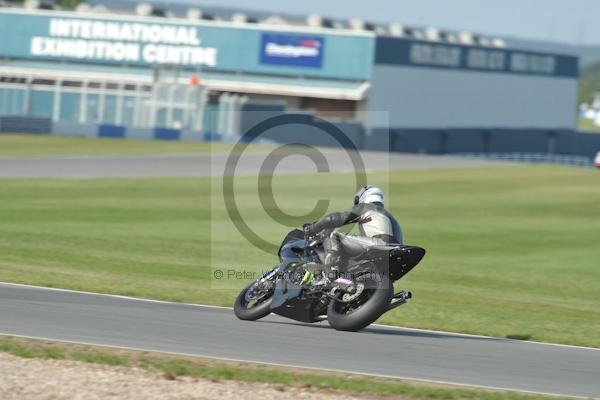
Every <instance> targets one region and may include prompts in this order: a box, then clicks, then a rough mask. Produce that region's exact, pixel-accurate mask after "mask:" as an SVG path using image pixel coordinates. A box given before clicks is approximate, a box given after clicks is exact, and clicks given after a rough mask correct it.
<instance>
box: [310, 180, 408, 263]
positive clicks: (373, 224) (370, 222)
mask: <svg viewBox="0 0 600 400" xmlns="http://www.w3.org/2000/svg"><path fill="white" fill-rule="evenodd" d="M351 223H358V228H359V232H360V235H352V234H350V233H344V232H341V231H338V230H337V229H335V228H339V227H340V226H343V225H347V224H351ZM324 229H333V231H332V232H331V234H330V235H329V237H327V238H326V239H325V241H324V242H323V247H324V248H325V267H326V269H328V270H330V271H332V272H344V271H340V270H339V269H340V266H341V257H340V256H341V254H343V252H344V250H345V249H346V250H349V249H352V250H354V251H353V252H355V253H356V252H357V250H358V251H360V250H366V249H367V248H368V247H370V246H373V245H385V244H388V243H395V244H402V230H401V229H400V225H399V224H398V222H397V221H396V219H395V218H394V217H393V216H392V214H390V213H389V212H388V211H387V210H386V209H385V197H384V194H383V190H381V189H380V188H378V187H377V186H370V185H368V186H363V187H361V188H360V189H359V190H358V192H356V195H355V196H354V206H353V207H352V208H351V209H349V210H346V211H344V212H334V213H331V214H328V215H326V216H324V217H323V218H321V219H319V220H318V221H316V222H314V223H312V224H306V225H305V226H304V231H305V233H306V234H308V235H309V236H313V235H316V234H317V233H319V232H321V231H323V230H324Z"/></svg>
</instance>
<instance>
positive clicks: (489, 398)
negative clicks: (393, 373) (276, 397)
mask: <svg viewBox="0 0 600 400" xmlns="http://www.w3.org/2000/svg"><path fill="white" fill-rule="evenodd" d="M0 351H3V352H6V353H10V354H13V355H15V356H18V357H24V358H41V359H53V360H75V361H83V362H88V363H96V364H105V365H111V366H123V367H137V368H143V369H145V370H148V371H151V372H156V373H160V374H162V375H163V376H164V378H166V379H177V377H179V376H189V377H195V378H205V379H211V380H235V381H244V382H261V383H269V384H277V385H281V386H282V388H283V389H285V387H303V388H313V389H317V390H335V391H339V392H344V393H349V394H352V393H355V394H356V393H360V394H374V395H383V396H386V397H387V396H393V397H396V396H402V397H403V398H411V399H482V400H535V399H548V398H550V397H547V396H537V395H529V394H522V393H517V392H509V391H491V390H476V389H468V388H456V387H452V386H443V385H436V384H427V383H420V382H407V381H401V380H397V379H384V378H377V377H365V376H361V375H353V374H343V375H342V374H340V373H334V372H325V371H319V372H318V373H316V372H313V371H311V370H304V369H294V368H287V367H274V366H269V365H263V364H252V363H239V362H227V361H220V360H212V359H207V358H195V357H194V358H192V357H183V356H174V355H165V354H160V353H148V352H138V351H129V350H121V349H111V348H104V347H92V346H87V345H78V344H64V343H53V342H47V341H40V340H33V339H23V338H11V337H0ZM551 398H553V399H558V397H551Z"/></svg>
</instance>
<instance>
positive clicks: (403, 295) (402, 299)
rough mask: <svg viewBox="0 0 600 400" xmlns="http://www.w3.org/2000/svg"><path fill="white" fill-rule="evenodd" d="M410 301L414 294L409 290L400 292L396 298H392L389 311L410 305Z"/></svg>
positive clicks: (395, 295)
mask: <svg viewBox="0 0 600 400" xmlns="http://www.w3.org/2000/svg"><path fill="white" fill-rule="evenodd" d="M410 299H412V293H411V292H409V291H408V290H401V291H400V292H398V293H396V294H394V296H393V297H392V301H391V302H390V306H389V307H388V311H389V310H393V309H394V308H396V307H400V306H401V305H403V304H406V303H408V302H409V301H410Z"/></svg>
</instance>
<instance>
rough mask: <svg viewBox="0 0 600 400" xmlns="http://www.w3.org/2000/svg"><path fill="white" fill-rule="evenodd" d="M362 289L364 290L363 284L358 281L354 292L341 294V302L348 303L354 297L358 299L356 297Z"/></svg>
mask: <svg viewBox="0 0 600 400" xmlns="http://www.w3.org/2000/svg"><path fill="white" fill-rule="evenodd" d="M363 290H365V284H364V283H362V282H360V283H357V284H356V292H354V293H352V294H351V293H344V295H343V296H342V302H343V303H349V302H351V301H354V300H356V299H358V297H359V296H360V295H361V294H362V292H363Z"/></svg>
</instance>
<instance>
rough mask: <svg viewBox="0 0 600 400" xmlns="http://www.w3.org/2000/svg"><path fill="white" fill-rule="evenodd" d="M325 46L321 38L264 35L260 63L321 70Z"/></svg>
mask: <svg viewBox="0 0 600 400" xmlns="http://www.w3.org/2000/svg"><path fill="white" fill-rule="evenodd" d="M324 44H325V39H324V38H323V37H321V36H298V35H290V34H279V33H278V34H274V33H263V34H262V41H261V52H260V63H261V64H276V65H290V66H296V67H312V68H321V67H322V65H323V47H324Z"/></svg>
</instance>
